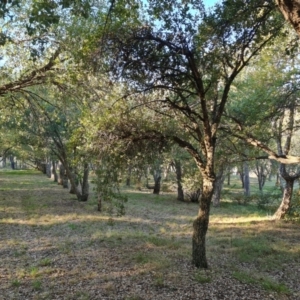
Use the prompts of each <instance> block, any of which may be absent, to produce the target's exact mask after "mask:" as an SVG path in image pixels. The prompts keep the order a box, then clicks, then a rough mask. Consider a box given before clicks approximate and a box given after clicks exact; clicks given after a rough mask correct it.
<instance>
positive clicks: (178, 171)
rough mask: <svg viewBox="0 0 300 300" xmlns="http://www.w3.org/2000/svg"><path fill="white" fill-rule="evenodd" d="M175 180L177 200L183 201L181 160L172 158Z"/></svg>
mask: <svg viewBox="0 0 300 300" xmlns="http://www.w3.org/2000/svg"><path fill="white" fill-rule="evenodd" d="M174 166H175V172H176V181H177V200H179V201H184V193H183V188H182V168H181V162H180V161H179V160H177V159H175V160H174Z"/></svg>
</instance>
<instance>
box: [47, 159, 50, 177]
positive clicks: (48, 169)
mask: <svg viewBox="0 0 300 300" xmlns="http://www.w3.org/2000/svg"><path fill="white" fill-rule="evenodd" d="M46 175H47V177H48V178H51V163H50V162H47V163H46Z"/></svg>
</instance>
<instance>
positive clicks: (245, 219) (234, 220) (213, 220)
mask: <svg viewBox="0 0 300 300" xmlns="http://www.w3.org/2000/svg"><path fill="white" fill-rule="evenodd" d="M272 220H273V217H272V216H265V217H261V216H251V215H250V216H241V217H239V216H235V217H233V216H228V217H226V216H225V217H217V216H211V217H210V224H241V223H250V222H265V221H272Z"/></svg>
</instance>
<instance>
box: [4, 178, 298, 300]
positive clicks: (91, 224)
mask: <svg viewBox="0 0 300 300" xmlns="http://www.w3.org/2000/svg"><path fill="white" fill-rule="evenodd" d="M96 208H97V206H96V202H95V200H94V199H93V197H91V199H90V200H89V201H88V202H87V203H79V202H78V201H76V200H75V197H74V195H71V194H69V192H68V191H67V190H64V189H63V188H62V187H61V186H58V185H57V184H56V183H53V182H52V181H51V180H49V179H47V178H46V177H44V176H43V175H40V174H35V173H33V174H31V175H20V176H16V175H14V176H12V175H8V174H7V175H6V174H5V173H1V174H0V222H1V224H0V259H1V260H0V299H3V300H8V299H14V300H16V299H20V300H25V299H51V300H52V299H103V300H104V299H126V300H129V299H131V300H134V299H136V300H137V299H145V300H146V299H153V300H154V299H155V300H159V299H164V300H165V299H173V300H175V299H176V300H177V299H183V300H187V299H201V300H205V299H207V300H210V299H230V300H234V299H237V300H241V299H247V300H251V299H260V300H261V299H276V300H277V299H295V300H296V299H300V225H299V224H297V223H295V224H293V223H291V222H274V221H271V220H270V219H269V218H268V216H256V215H252V216H251V215H249V216H247V215H245V214H244V215H243V216H239V215H235V214H232V213H229V211H230V208H229V209H228V210H225V209H224V210H222V206H221V208H220V209H219V210H217V209H216V210H213V211H212V217H211V224H210V229H209V233H208V237H207V253H208V259H209V264H210V267H209V269H208V270H197V269H195V268H194V267H193V266H192V264H191V233H192V221H193V219H194V217H195V215H196V214H197V205H195V204H190V203H178V202H177V201H176V200H175V198H174V197H172V196H170V195H163V196H160V197H155V196H154V195H151V194H149V192H148V193H144V194H142V193H139V194H138V193H136V194H135V193H134V192H132V193H131V194H130V200H129V202H128V204H127V207H126V215H125V216H122V217H112V216H110V215H108V214H106V213H99V212H98V211H97V210H96ZM260 241H261V242H260Z"/></svg>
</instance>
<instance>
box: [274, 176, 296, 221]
mask: <svg viewBox="0 0 300 300" xmlns="http://www.w3.org/2000/svg"><path fill="white" fill-rule="evenodd" d="M285 181H286V184H285V187H284V191H283V197H282V201H281V204H280V206H279V207H278V209H277V211H276V212H275V214H274V216H273V217H274V219H277V220H280V219H283V218H284V216H285V215H286V213H287V212H288V210H289V209H290V207H291V201H292V196H293V187H294V181H295V179H289V180H287V179H286V180H285Z"/></svg>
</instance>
